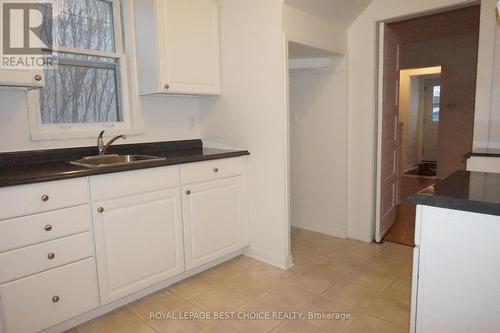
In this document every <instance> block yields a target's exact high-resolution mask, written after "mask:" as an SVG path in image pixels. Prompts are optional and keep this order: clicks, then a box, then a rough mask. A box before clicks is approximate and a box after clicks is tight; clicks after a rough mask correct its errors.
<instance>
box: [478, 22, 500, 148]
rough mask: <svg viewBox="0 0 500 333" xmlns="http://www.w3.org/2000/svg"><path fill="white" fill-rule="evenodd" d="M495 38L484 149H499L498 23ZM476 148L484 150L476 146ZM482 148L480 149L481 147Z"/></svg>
mask: <svg viewBox="0 0 500 333" xmlns="http://www.w3.org/2000/svg"><path fill="white" fill-rule="evenodd" d="M496 31H497V33H496V38H495V44H494V45H495V63H494V67H493V90H492V95H491V97H492V98H491V108H490V118H489V128H488V139H487V141H488V143H487V145H486V147H489V148H500V23H497V28H496ZM476 146H477V147H476V148H485V145H484V144H482V145H481V144H477V145H476ZM481 146H482V147H481Z"/></svg>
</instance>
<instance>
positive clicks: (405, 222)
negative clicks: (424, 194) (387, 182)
mask: <svg viewBox="0 0 500 333" xmlns="http://www.w3.org/2000/svg"><path fill="white" fill-rule="evenodd" d="M436 182H437V180H436V179H433V178H429V177H415V176H403V177H402V178H401V203H400V204H399V205H398V206H397V208H396V222H394V224H393V226H392V227H391V229H390V230H389V231H388V232H387V234H386V235H385V237H384V239H383V241H384V242H386V241H387V242H393V243H396V244H402V245H407V246H415V241H414V239H415V215H416V206H415V205H413V204H411V203H409V202H408V197H409V196H411V195H412V194H415V193H417V192H420V191H422V190H423V189H425V188H427V187H429V186H432V185H434V184H435V183H436Z"/></svg>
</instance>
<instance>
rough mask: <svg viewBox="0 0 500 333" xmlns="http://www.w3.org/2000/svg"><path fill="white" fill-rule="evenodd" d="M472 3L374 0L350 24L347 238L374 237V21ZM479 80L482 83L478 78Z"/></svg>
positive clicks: (459, 0)
mask: <svg viewBox="0 0 500 333" xmlns="http://www.w3.org/2000/svg"><path fill="white" fill-rule="evenodd" d="M486 1H489V0H486ZM470 2H471V1H461V0H419V1H401V0H375V1H374V2H373V3H372V4H371V5H370V6H369V7H368V8H367V9H366V10H365V11H364V12H363V13H362V14H361V15H360V16H359V17H358V18H357V20H356V21H354V23H353V24H352V25H351V26H350V27H349V29H348V52H349V70H348V75H349V89H348V110H349V111H348V115H349V118H348V122H349V129H348V133H349V135H348V236H349V237H351V238H354V239H361V240H364V241H371V240H372V239H373V227H374V209H375V171H374V170H375V165H376V153H375V152H376V149H375V147H376V142H375V128H376V127H375V124H376V113H375V101H376V99H375V97H376V68H377V66H376V64H375V56H376V44H377V43H376V23H377V22H379V21H383V20H388V19H394V18H401V17H405V16H408V15H415V14H419V13H425V12H428V11H433V10H439V9H442V8H445V7H447V6H454V5H460V4H463V3H470ZM492 10H493V9H492ZM481 46H482V44H480V47H481ZM478 80H479V81H480V82H482V80H481V79H480V78H478Z"/></svg>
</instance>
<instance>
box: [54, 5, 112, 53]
mask: <svg viewBox="0 0 500 333" xmlns="http://www.w3.org/2000/svg"><path fill="white" fill-rule="evenodd" d="M53 6H54V22H53V30H54V32H53V33H54V46H56V47H57V46H65V47H69V48H82V49H88V50H98V51H108V52H114V51H115V37H114V33H113V30H114V26H113V5H112V3H111V2H108V1H105V0H54V5H53Z"/></svg>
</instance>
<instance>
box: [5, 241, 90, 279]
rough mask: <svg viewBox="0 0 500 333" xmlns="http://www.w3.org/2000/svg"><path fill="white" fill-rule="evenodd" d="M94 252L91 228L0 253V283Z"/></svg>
mask: <svg viewBox="0 0 500 333" xmlns="http://www.w3.org/2000/svg"><path fill="white" fill-rule="evenodd" d="M93 255H94V247H93V242H92V235H91V233H90V232H86V233H83V234H78V235H74V236H69V237H66V238H61V239H57V240H54V241H50V242H45V243H42V244H38V245H33V246H29V247H24V248H22V249H17V250H14V251H9V252H4V253H2V254H0V283H4V282H8V281H12V280H15V279H19V278H22V277H25V276H28V275H31V274H35V273H39V272H43V271H46V270H49V269H51V268H55V267H58V266H62V265H65V264H69V263H71V262H75V261H78V260H81V259H85V258H89V257H92V256H93Z"/></svg>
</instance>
